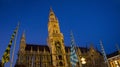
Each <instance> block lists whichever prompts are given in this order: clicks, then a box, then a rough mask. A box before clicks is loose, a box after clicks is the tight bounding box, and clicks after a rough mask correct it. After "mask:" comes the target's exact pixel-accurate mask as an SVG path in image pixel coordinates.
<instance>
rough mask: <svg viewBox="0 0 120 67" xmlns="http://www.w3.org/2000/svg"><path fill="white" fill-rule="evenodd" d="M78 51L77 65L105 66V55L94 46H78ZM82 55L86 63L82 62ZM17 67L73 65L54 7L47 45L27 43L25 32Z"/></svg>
mask: <svg viewBox="0 0 120 67" xmlns="http://www.w3.org/2000/svg"><path fill="white" fill-rule="evenodd" d="M76 51H77V56H78V59H79V61H78V62H77V67H81V66H82V67H83V66H84V67H105V64H104V61H103V56H102V55H101V53H100V52H99V51H97V50H95V49H94V47H93V46H91V47H90V48H84V47H76ZM82 57H84V58H85V61H86V64H82V61H81V58H82ZM15 67H71V64H70V47H69V46H65V45H64V36H63V34H62V33H61V31H60V27H59V22H58V19H57V18H56V16H55V14H54V12H53V10H52V9H50V13H49V21H48V38H47V45H36V44H27V43H26V40H25V33H23V34H22V37H21V40H20V49H19V52H18V59H17V61H16V64H15Z"/></svg>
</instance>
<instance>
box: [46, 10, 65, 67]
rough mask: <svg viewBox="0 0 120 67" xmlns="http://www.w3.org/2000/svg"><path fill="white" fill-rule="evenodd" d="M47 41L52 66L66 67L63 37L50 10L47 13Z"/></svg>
mask: <svg viewBox="0 0 120 67" xmlns="http://www.w3.org/2000/svg"><path fill="white" fill-rule="evenodd" d="M47 41H48V42H47V43H48V46H49V48H50V52H51V54H52V65H53V66H54V67H67V60H66V53H65V45H64V36H63V34H62V33H61V32H60V27H59V22H58V19H57V18H56V16H55V14H54V12H53V10H52V8H50V13H49V21H48V39H47Z"/></svg>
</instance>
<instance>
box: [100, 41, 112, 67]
mask: <svg viewBox="0 0 120 67" xmlns="http://www.w3.org/2000/svg"><path fill="white" fill-rule="evenodd" d="M100 46H101V50H102V54H103V56H104V61H105V63H106V64H107V66H108V67H110V65H109V62H108V59H107V57H106V53H105V50H104V47H103V44H102V41H101V40H100Z"/></svg>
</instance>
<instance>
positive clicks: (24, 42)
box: [20, 32, 26, 52]
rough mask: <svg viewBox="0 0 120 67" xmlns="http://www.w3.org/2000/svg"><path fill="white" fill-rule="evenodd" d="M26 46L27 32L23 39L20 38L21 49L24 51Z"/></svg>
mask: <svg viewBox="0 0 120 67" xmlns="http://www.w3.org/2000/svg"><path fill="white" fill-rule="evenodd" d="M25 47H26V40H25V32H23V34H22V37H21V40H20V51H21V52H23V51H24V50H25Z"/></svg>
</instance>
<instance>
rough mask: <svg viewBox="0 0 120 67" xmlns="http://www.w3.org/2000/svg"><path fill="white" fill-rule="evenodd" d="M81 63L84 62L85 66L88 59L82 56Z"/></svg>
mask: <svg viewBox="0 0 120 67" xmlns="http://www.w3.org/2000/svg"><path fill="white" fill-rule="evenodd" d="M81 63H82V66H83V67H85V64H86V59H85V58H84V57H82V58H81Z"/></svg>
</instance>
